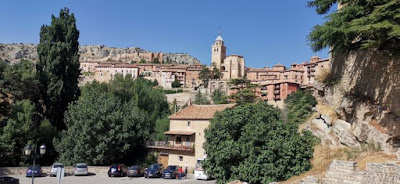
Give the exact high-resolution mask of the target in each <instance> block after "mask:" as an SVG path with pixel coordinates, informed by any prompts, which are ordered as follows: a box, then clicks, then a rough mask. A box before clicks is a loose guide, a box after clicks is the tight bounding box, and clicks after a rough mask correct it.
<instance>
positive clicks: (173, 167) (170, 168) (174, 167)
mask: <svg viewBox="0 0 400 184" xmlns="http://www.w3.org/2000/svg"><path fill="white" fill-rule="evenodd" d="M167 169H169V170H176V166H168V167H167Z"/></svg>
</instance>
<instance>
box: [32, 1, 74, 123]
mask: <svg viewBox="0 0 400 184" xmlns="http://www.w3.org/2000/svg"><path fill="white" fill-rule="evenodd" d="M78 39H79V31H78V29H77V28H76V19H75V16H74V14H70V13H69V9H68V8H64V9H62V10H61V11H60V14H59V17H55V16H54V15H52V17H51V25H43V26H42V27H41V30H40V43H39V45H38V49H37V51H38V55H39V61H38V63H37V64H36V70H37V73H38V78H39V82H40V95H41V99H42V101H43V113H44V116H45V117H47V118H48V119H49V120H50V122H51V123H52V124H53V125H55V126H56V127H57V129H59V130H60V129H65V128H66V126H65V124H64V122H63V119H64V112H65V110H66V109H67V106H68V104H69V103H70V102H73V101H75V100H76V99H77V98H78V96H79V94H80V91H79V88H78V77H79V74H80V70H79V55H78V49H79V42H78Z"/></svg>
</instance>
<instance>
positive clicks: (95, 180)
mask: <svg viewBox="0 0 400 184" xmlns="http://www.w3.org/2000/svg"><path fill="white" fill-rule="evenodd" d="M11 177H14V178H18V179H19V182H20V184H30V183H31V181H32V178H27V177H25V175H11ZM125 183H126V184H128V183H129V184H136V183H137V184H215V180H209V181H203V180H195V179H190V177H189V179H182V180H177V179H162V178H144V177H138V178H128V177H111V178H109V177H108V176H107V174H98V175H91V176H66V177H65V178H64V179H62V180H61V183H60V184H125ZM35 184H57V179H56V178H55V177H48V176H46V177H35Z"/></svg>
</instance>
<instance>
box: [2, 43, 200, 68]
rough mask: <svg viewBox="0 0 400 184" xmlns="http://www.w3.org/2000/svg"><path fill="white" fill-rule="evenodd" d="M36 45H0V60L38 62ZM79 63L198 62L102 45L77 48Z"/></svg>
mask: <svg viewBox="0 0 400 184" xmlns="http://www.w3.org/2000/svg"><path fill="white" fill-rule="evenodd" d="M36 49H37V44H32V43H12V44H4V43H0V58H1V59H3V60H6V61H9V62H10V63H14V62H18V61H20V60H21V59H27V60H32V61H34V62H36V61H38V59H39V57H38V54H37V51H36ZM79 54H80V59H79V60H80V61H101V62H107V61H109V62H126V63H131V62H139V61H140V60H141V59H144V60H146V62H152V61H153V60H154V59H155V58H157V59H158V60H159V61H160V62H164V63H177V64H199V63H200V61H199V60H198V59H197V58H195V57H193V56H191V55H189V54H187V53H163V52H151V51H147V50H144V49H141V48H139V47H125V48H122V47H121V48H120V47H107V46H104V45H82V46H79Z"/></svg>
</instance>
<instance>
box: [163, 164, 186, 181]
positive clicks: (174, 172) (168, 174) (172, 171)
mask: <svg viewBox="0 0 400 184" xmlns="http://www.w3.org/2000/svg"><path fill="white" fill-rule="evenodd" d="M182 174H183V173H182ZM178 176H179V167H178V166H176V165H170V166H168V167H167V168H166V169H164V171H163V175H162V177H163V178H170V179H175V178H177V177H178Z"/></svg>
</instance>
